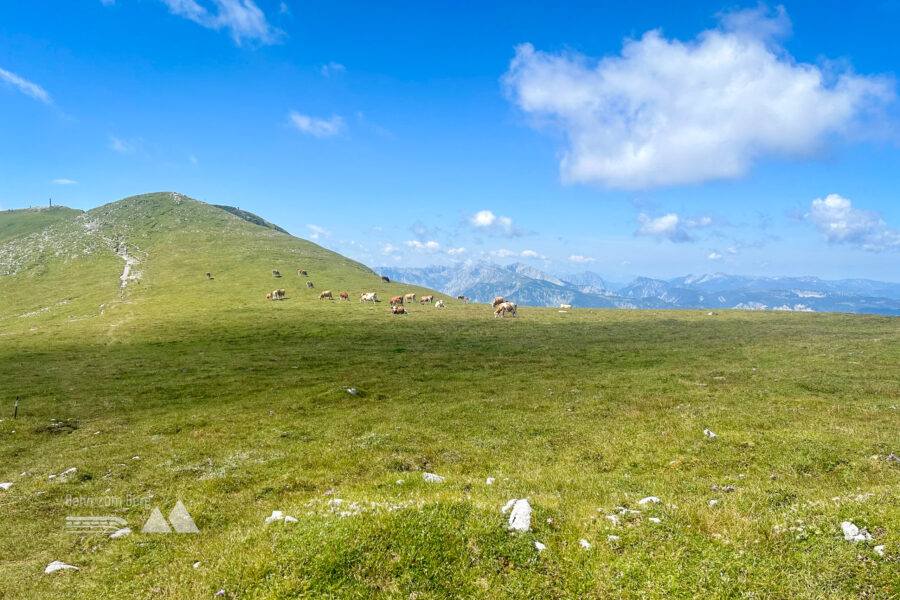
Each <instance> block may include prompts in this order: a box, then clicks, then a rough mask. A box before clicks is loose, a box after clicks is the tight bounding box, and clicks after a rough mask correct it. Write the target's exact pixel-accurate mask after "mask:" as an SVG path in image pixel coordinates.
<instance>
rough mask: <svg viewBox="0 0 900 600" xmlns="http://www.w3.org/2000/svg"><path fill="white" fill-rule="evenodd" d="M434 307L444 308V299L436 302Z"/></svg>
mask: <svg viewBox="0 0 900 600" xmlns="http://www.w3.org/2000/svg"><path fill="white" fill-rule="evenodd" d="M434 307H435V308H444V301H443V300H438V301H437V302H435V303H434Z"/></svg>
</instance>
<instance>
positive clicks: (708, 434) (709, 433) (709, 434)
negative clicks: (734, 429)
mask: <svg viewBox="0 0 900 600" xmlns="http://www.w3.org/2000/svg"><path fill="white" fill-rule="evenodd" d="M703 435H705V436H706V437H708V438H709V439H711V440H714V439H716V438H717V437H719V436H717V435H716V434H715V433H713V432H712V431H711V430H709V429H704V430H703Z"/></svg>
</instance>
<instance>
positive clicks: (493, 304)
mask: <svg viewBox="0 0 900 600" xmlns="http://www.w3.org/2000/svg"><path fill="white" fill-rule="evenodd" d="M504 302H506V300H504V299H503V296H497V297H496V298H494V301H493V302H491V308H497V305H498V304H503V303H504Z"/></svg>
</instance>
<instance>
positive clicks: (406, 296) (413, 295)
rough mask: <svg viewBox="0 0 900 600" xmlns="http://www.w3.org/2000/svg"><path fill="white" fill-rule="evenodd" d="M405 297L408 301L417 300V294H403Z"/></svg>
mask: <svg viewBox="0 0 900 600" xmlns="http://www.w3.org/2000/svg"><path fill="white" fill-rule="evenodd" d="M403 299H404V300H405V301H406V302H415V301H416V295H415V294H407V295H405V296H403Z"/></svg>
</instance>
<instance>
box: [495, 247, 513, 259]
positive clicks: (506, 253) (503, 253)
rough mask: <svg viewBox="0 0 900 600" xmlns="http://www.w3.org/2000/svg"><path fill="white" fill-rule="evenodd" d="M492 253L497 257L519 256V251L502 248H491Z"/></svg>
mask: <svg viewBox="0 0 900 600" xmlns="http://www.w3.org/2000/svg"><path fill="white" fill-rule="evenodd" d="M491 255H492V256H496V257H497V258H509V257H510V256H518V252H514V251H512V250H507V249H506V248H500V249H499V250H491Z"/></svg>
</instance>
